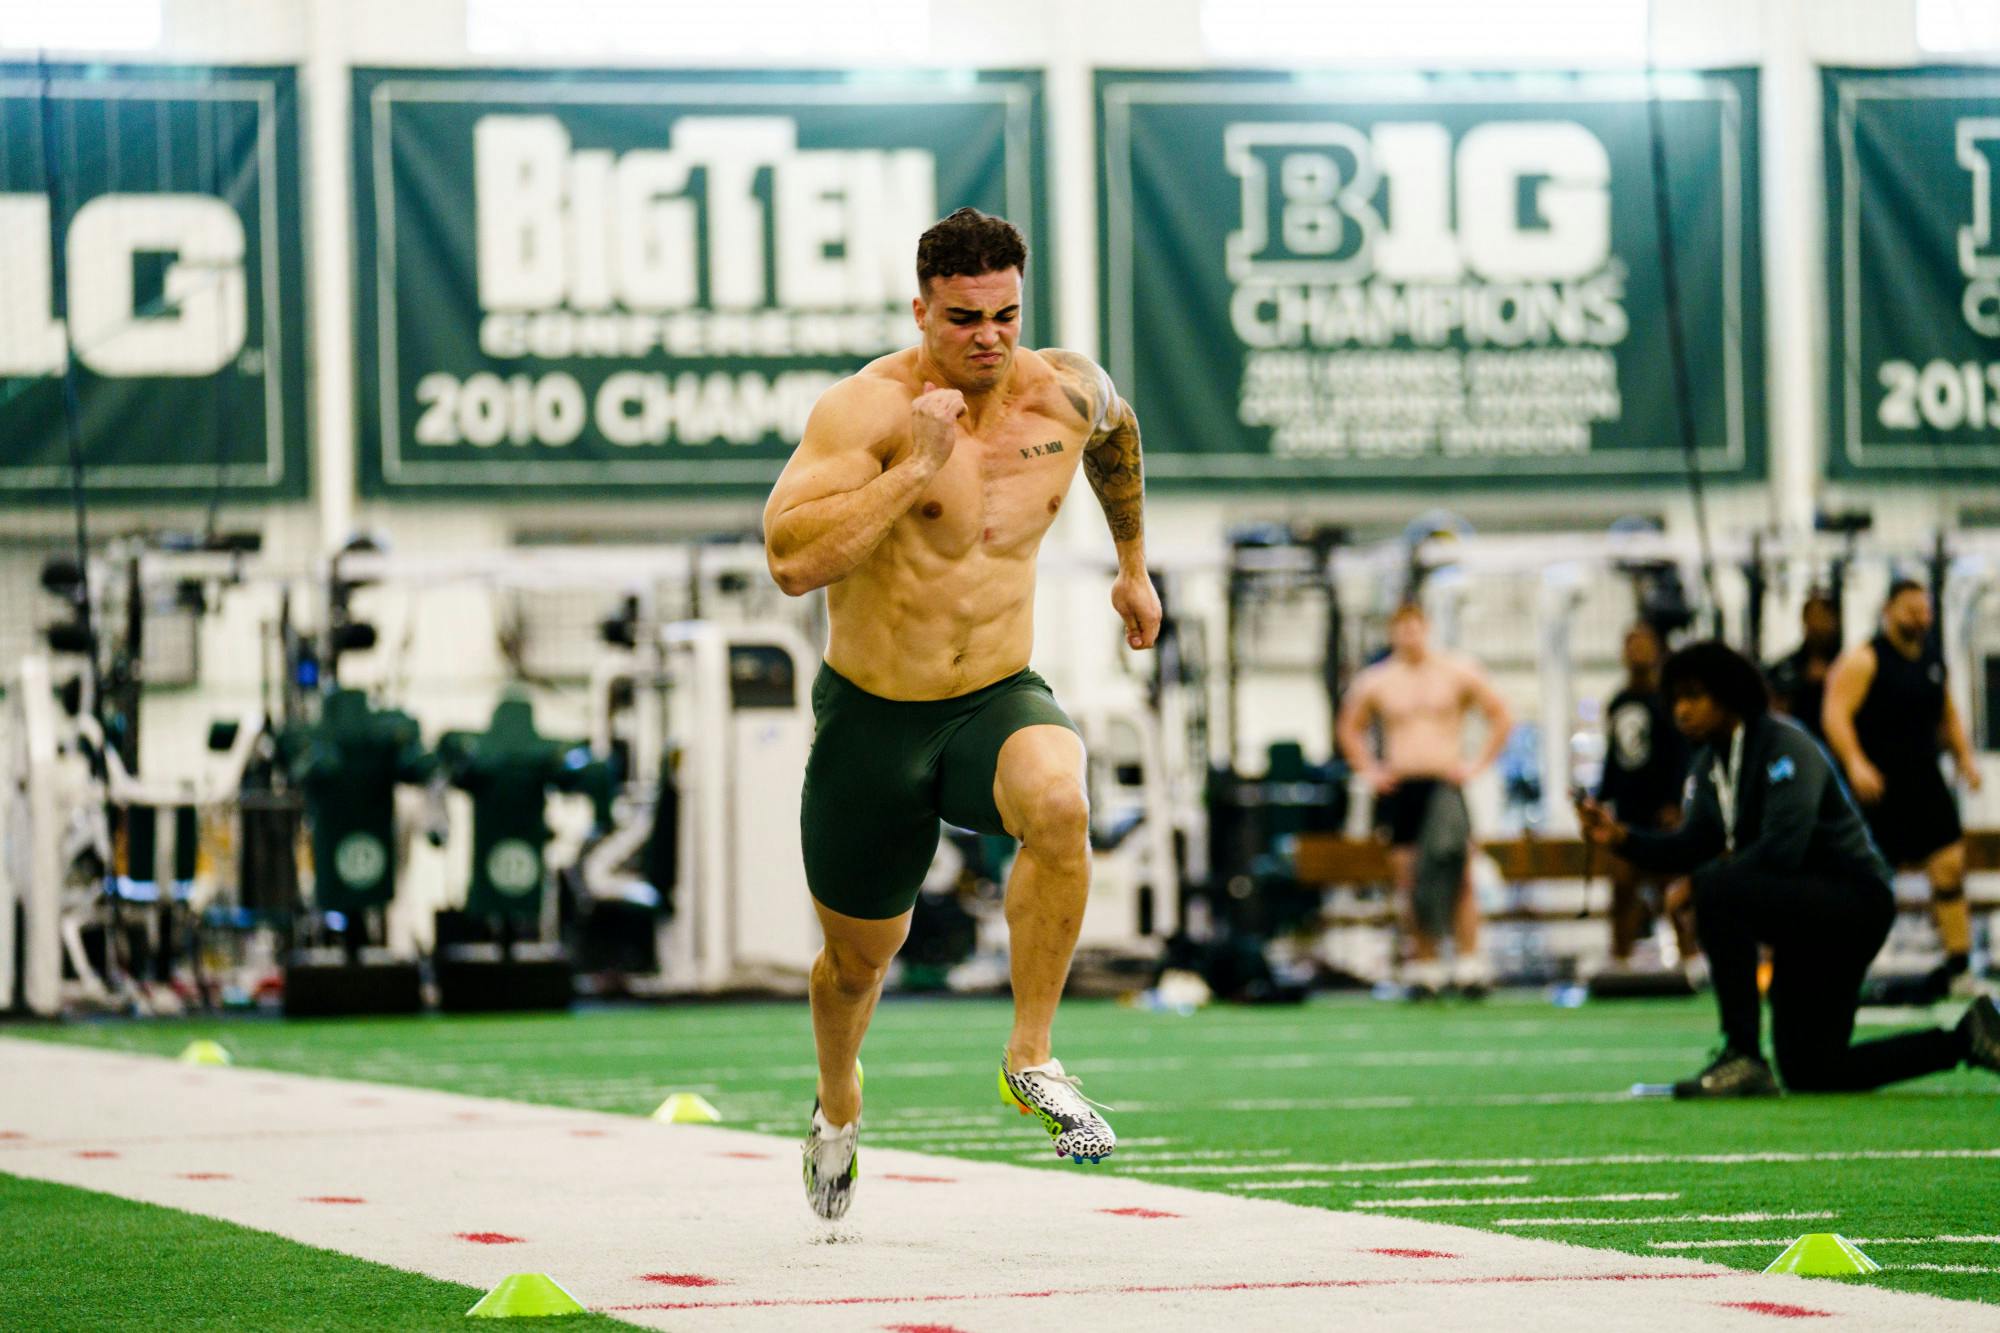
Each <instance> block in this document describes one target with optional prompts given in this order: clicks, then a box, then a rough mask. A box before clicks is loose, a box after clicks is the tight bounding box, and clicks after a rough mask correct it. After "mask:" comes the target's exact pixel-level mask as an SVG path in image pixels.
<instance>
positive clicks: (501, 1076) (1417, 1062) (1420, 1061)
mask: <svg viewBox="0 0 2000 1333" xmlns="http://www.w3.org/2000/svg"><path fill="white" fill-rule="evenodd" d="M806 1045H807V1046H808V1047H810V1045H811V1043H810V1042H807V1043H806ZM1673 1054H1674V1052H1673V1051H1672V1050H1671V1049H1666V1048H1662V1047H1658V1046H1555V1047H1548V1048H1534V1047H1503V1048H1499V1049H1494V1048H1492V1047H1485V1048H1481V1049H1477V1050H1468V1051H1422V1050H1417V1051H1413V1050H1391V1051H1291V1052H1286V1053H1283V1054H1278V1055H1239V1056H1220V1057H1216V1056H1193V1055H1189V1056H1129V1057H1127V1056H1108V1057H1104V1058H1101V1059H1091V1058H1088V1057H1087V1056H1079V1057H1078V1059H1077V1061H1076V1068H1077V1069H1078V1070H1079V1071H1080V1072H1081V1073H1082V1074H1083V1076H1084V1077H1086V1078H1089V1077H1092V1076H1094V1075H1105V1076H1108V1075H1114V1074H1177V1073H1185V1072H1187V1071H1188V1070H1191V1069H1198V1070H1200V1071H1202V1072H1203V1073H1215V1072H1217V1071H1254V1070H1271V1069H1339V1068H1358V1069H1384V1068H1387V1069H1411V1068H1423V1069H1431V1068H1438V1069H1460V1068H1463V1069H1487V1068H1494V1067H1501V1066H1508V1065H1533V1066H1537V1067H1540V1066H1546V1065H1552V1064H1554V1065H1596V1064H1632V1063H1641V1064H1645V1063H1653V1062H1657V1061H1659V1060H1662V1059H1667V1058H1671V1057H1672V1056H1673ZM421 1067H422V1069H423V1070H424V1073H425V1075H426V1076H427V1077H428V1076H430V1074H431V1071H432V1070H434V1069H446V1070H449V1071H450V1073H449V1075H448V1076H449V1077H450V1078H452V1079H453V1080H454V1081H457V1080H459V1079H472V1080H480V1079H484V1080H487V1081H499V1080H511V1079H518V1078H519V1077H520V1075H519V1074H518V1073H516V1072H514V1071H512V1070H511V1069H509V1068H508V1067H506V1066H501V1065H455V1064H448V1065H431V1064H424V1065H422V1066H421ZM390 1068H391V1066H389V1065H387V1064H386V1063H384V1064H380V1065H377V1064H375V1063H374V1062H370V1063H368V1064H364V1065H357V1066H356V1067H355V1072H356V1073H357V1074H359V1075H360V1076H362V1077H369V1076H371V1075H373V1074H375V1073H378V1072H385V1071H387V1070H388V1069H390ZM400 1069H401V1070H402V1071H403V1072H404V1073H406V1074H407V1073H409V1072H410V1071H411V1069H412V1066H411V1065H409V1064H403V1065H401V1066H400ZM993 1069H994V1063H993V1062H989V1061H985V1060H981V1061H977V1062H974V1061H967V1060H923V1061H908V1062H905V1063H902V1064H885V1065H882V1066H880V1067H879V1068H878V1067H874V1066H871V1067H870V1068H869V1070H868V1073H869V1075H870V1077H882V1078H911V1079H917V1078H967V1077H975V1078H976V1077H978V1076H980V1075H982V1074H983V1075H986V1076H987V1077H989V1078H990V1077H991V1076H992V1073H993ZM680 1077H682V1078H684V1079H690V1080H694V1081H697V1082H700V1083H704V1084H716V1085H718V1086H722V1087H727V1086H729V1085H730V1084H733V1083H767V1082H769V1081H771V1080H773V1079H780V1080H786V1081H793V1082H798V1083H803V1084H809V1083H810V1082H811V1081H812V1080H814V1079H816V1078H818V1077H819V1066H818V1065H814V1064H802V1063H801V1064H767V1065H741V1064H737V1065H712V1066H709V1067H706V1068H699V1069H685V1070H682V1071H681V1074H680Z"/></svg>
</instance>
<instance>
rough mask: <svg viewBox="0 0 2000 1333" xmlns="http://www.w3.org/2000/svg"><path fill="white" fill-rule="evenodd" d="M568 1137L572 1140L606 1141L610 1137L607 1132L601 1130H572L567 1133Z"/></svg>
mask: <svg viewBox="0 0 2000 1333" xmlns="http://www.w3.org/2000/svg"><path fill="white" fill-rule="evenodd" d="M569 1136H570V1137H571V1138H573V1139H608V1138H610V1137H611V1135H610V1133H609V1132H608V1131H606V1130H602V1129H572V1130H571V1131H570V1132H569Z"/></svg>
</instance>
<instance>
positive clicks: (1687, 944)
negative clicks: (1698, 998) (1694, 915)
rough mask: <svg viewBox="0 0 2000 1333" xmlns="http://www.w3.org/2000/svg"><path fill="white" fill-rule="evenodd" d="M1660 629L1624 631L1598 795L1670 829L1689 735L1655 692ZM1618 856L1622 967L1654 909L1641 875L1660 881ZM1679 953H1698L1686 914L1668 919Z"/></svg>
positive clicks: (1627, 818)
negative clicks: (1621, 679) (1620, 679)
mask: <svg viewBox="0 0 2000 1333" xmlns="http://www.w3.org/2000/svg"><path fill="white" fill-rule="evenodd" d="M1663 655H1664V653H1663V650H1662V648H1661V645H1660V635H1659V631H1658V630H1656V629H1654V628H1653V627H1652V626H1651V625H1649V624H1647V623H1645V622H1644V621H1640V622H1639V623H1638V624H1636V625H1634V626H1632V628H1630V629H1628V630H1626V631H1625V651H1624V658H1625V684H1624V687H1623V688H1621V689H1620V690H1619V691H1618V693H1616V694H1614V695H1612V696H1611V701H1610V702H1609V703H1607V704H1605V705H1604V740H1605V746H1604V776H1603V778H1602V779H1601V780H1600V781H1599V782H1598V784H1597V799H1598V801H1599V802H1600V803H1602V804H1603V805H1604V807H1605V808H1606V809H1608V810H1610V811H1611V813H1612V814H1614V815H1616V816H1617V817H1618V819H1619V821H1620V822H1621V823H1624V824H1626V825H1628V826H1629V827H1632V828H1637V829H1649V830H1660V829H1670V828H1672V827H1673V826H1674V825H1676V824H1678V823H1680V822H1681V792H1682V788H1683V786H1684V785H1685V784H1686V781H1687V771H1688V746H1687V741H1686V740H1685V739H1684V738H1683V737H1682V736H1681V733H1680V732H1679V730H1678V729H1676V728H1675V726H1674V718H1673V714H1672V712H1671V711H1670V710H1669V707H1668V704H1667V699H1666V696H1665V695H1663V694H1661V693H1660V658H1661V657H1662V656H1663ZM1657 878H1658V877H1657V876H1649V875H1646V874H1644V873H1643V872H1641V871H1640V870H1639V868H1638V867H1637V866H1635V865H1633V864H1632V863H1631V862H1630V861H1627V860H1624V859H1623V858H1620V859H1618V860H1616V861H1614V862H1613V863H1612V866H1611V961H1612V963H1613V965H1614V966H1623V965H1625V964H1627V963H1630V962H1631V960H1632V948H1633V946H1634V945H1635V944H1636V943H1638V940H1639V936H1640V935H1641V933H1643V932H1644V931H1645V930H1646V928H1647V927H1648V926H1649V925H1650V924H1651V919H1652V916H1653V912H1652V910H1651V909H1650V907H1649V906H1648V904H1647V902H1646V900H1645V898H1644V897H1643V896H1642V895H1641V893H1640V888H1641V881H1642V880H1657ZM1672 920H1673V924H1674V930H1675V934H1676V936H1677V937H1678V939H1679V942H1680V951H1681V957H1682V958H1683V959H1684V960H1686V959H1691V958H1693V957H1695V955H1696V953H1697V952H1698V950H1697V947H1696V945H1695V940H1694V932H1693V930H1692V929H1691V928H1690V925H1689V922H1688V919H1687V916H1686V914H1685V913H1681V914H1676V915H1674V916H1673V917H1672Z"/></svg>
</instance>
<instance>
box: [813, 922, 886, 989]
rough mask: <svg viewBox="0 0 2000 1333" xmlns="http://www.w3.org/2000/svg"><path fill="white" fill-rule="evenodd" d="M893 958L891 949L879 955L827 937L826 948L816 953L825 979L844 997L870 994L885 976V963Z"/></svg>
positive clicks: (847, 942)
mask: <svg viewBox="0 0 2000 1333" xmlns="http://www.w3.org/2000/svg"><path fill="white" fill-rule="evenodd" d="M894 957H895V953H894V951H893V950H892V951H890V952H889V953H887V954H881V953H880V952H879V951H876V950H870V949H865V948H862V947H860V946H858V945H856V944H853V943H851V942H849V941H846V940H839V939H834V938H832V937H831V936H829V937H828V938H827V941H826V947H825V948H824V949H822V950H821V951H820V960H821V966H822V967H823V968H824V969H825V977H826V979H827V980H828V981H829V982H831V983H832V985H833V988H834V989H835V990H837V991H839V992H840V993H841V994H843V995H847V996H863V995H868V994H870V993H872V992H873V991H874V989H875V988H876V987H877V986H879V985H881V984H882V979H883V978H884V977H885V976H887V975H888V974H889V962H890V959H892V958H894Z"/></svg>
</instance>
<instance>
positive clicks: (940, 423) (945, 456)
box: [910, 380, 965, 472]
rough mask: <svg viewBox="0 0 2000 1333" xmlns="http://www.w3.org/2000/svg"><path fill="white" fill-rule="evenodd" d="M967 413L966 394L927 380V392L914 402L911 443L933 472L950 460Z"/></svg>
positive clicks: (911, 417)
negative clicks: (961, 420) (960, 423)
mask: <svg viewBox="0 0 2000 1333" xmlns="http://www.w3.org/2000/svg"><path fill="white" fill-rule="evenodd" d="M964 415H965V395H964V394H962V393H960V392H959V391H958V390H956V389H940V388H939V387H938V386H937V385H935V384H932V383H931V382H930V381H929V380H925V381H924V391H923V392H922V393H921V394H919V395H918V396H917V398H916V399H915V401H913V402H912V403H911V404H910V444H911V446H912V447H913V448H914V450H915V451H916V456H917V457H918V458H919V459H921V460H922V461H923V463H924V464H925V465H926V466H927V467H929V468H930V469H931V471H933V472H936V471H938V470H939V469H941V468H942V467H944V465H945V463H946V462H947V461H949V460H950V458H951V450H952V446H953V445H954V444H956V443H958V419H959V418H960V417H962V416H964Z"/></svg>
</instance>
